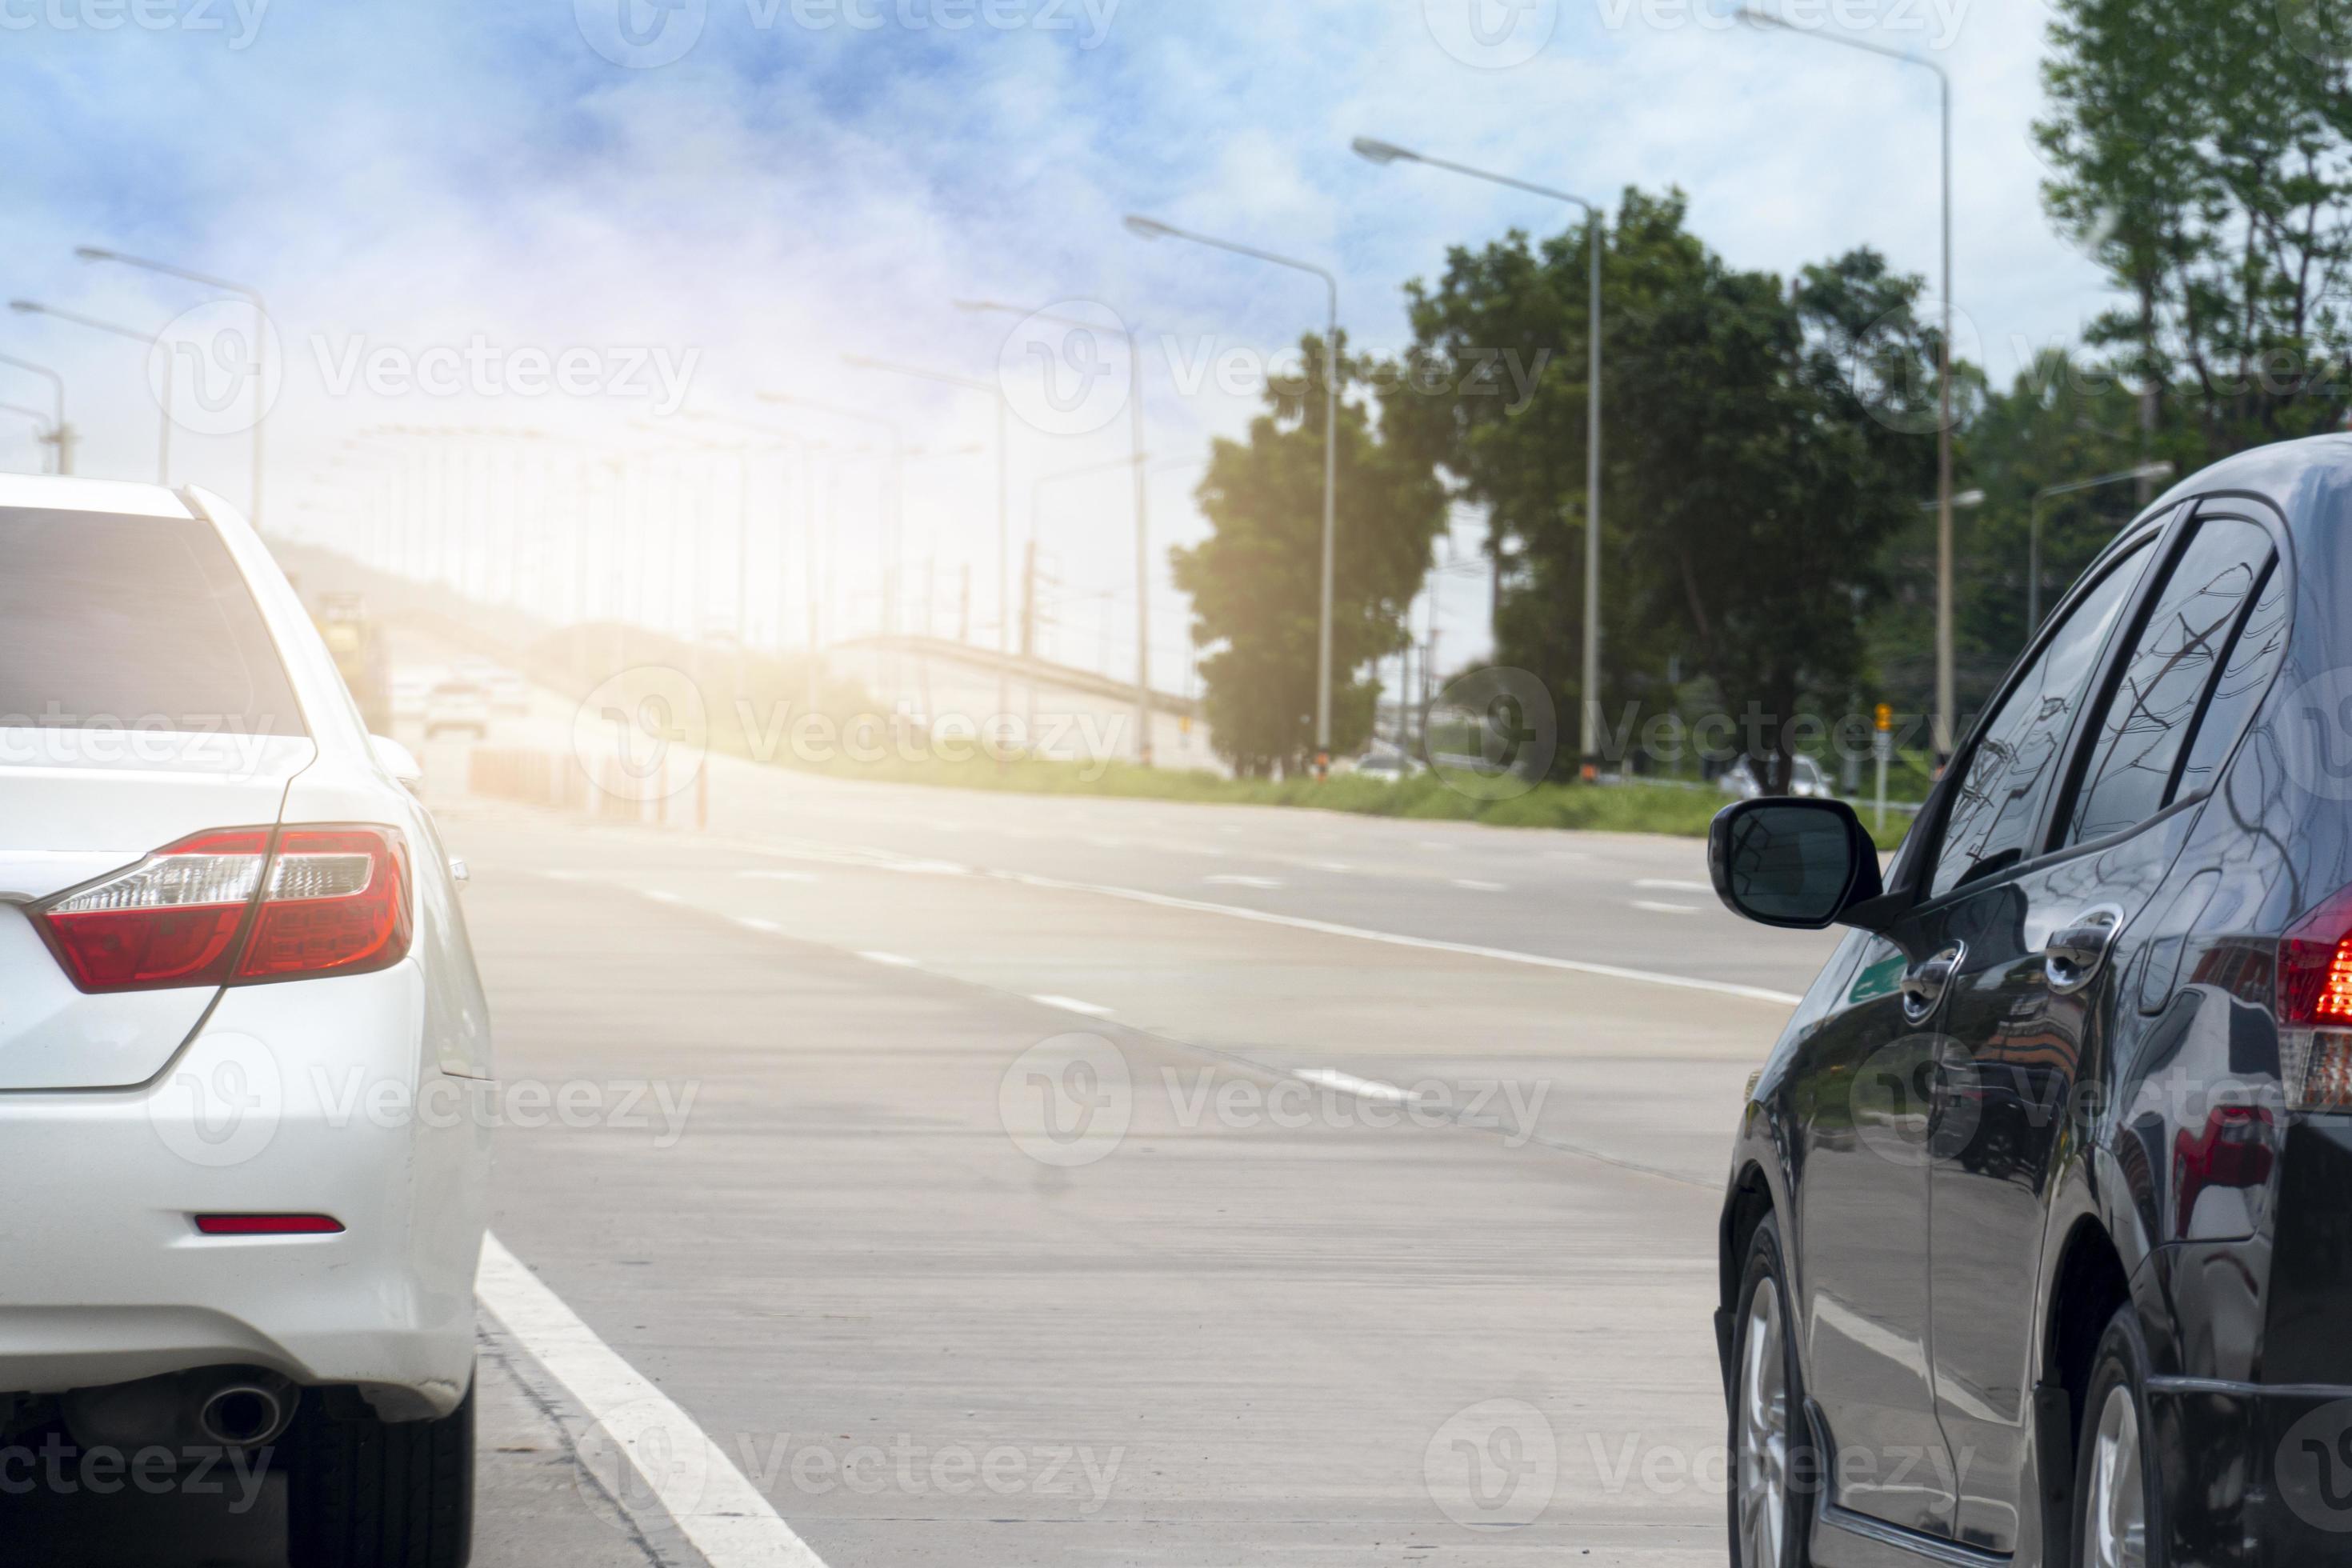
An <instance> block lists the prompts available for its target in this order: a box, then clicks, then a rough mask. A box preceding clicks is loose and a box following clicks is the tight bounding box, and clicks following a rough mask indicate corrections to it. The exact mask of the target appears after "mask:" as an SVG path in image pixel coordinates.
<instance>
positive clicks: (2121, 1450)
mask: <svg viewBox="0 0 2352 1568" xmlns="http://www.w3.org/2000/svg"><path fill="white" fill-rule="evenodd" d="M2154 1430H2155V1428H2154V1427H2153V1426H2151V1425H2150V1423H2149V1421H2148V1412H2147V1343H2146V1342H2145V1341H2143V1340H2142V1339H2141V1338H2140V1331H2139V1315H2138V1314H2137V1312H2135V1311H2133V1310H2132V1309H2131V1306H2130V1304H2129V1303H2128V1302H2126V1304H2125V1305H2124V1306H2122V1307H2120V1308H2118V1309H2116V1315H2115V1316H2114V1317H2112V1318H2110V1319H2108V1320H2107V1328H2106V1331H2105V1333H2104V1334H2102V1335H2100V1337H2099V1350H2098V1354H2097V1356H2096V1358H2095V1360H2093V1362H2092V1363H2091V1383H2090V1391H2089V1393H2088V1394H2086V1395H2085V1396H2084V1401H2083V1410H2082V1431H2081V1432H2080V1433H2079V1434H2078V1435H2077V1437H2076V1440H2075V1445H2074V1564H2075V1568H2117V1565H2119V1564H2122V1563H2129V1564H2131V1568H2168V1564H2169V1563H2171V1561H2172V1554H2171V1552H2169V1551H2168V1550H2167V1547H2166V1537H2165V1533H2164V1531H2163V1530H2162V1529H2161V1528H2160V1525H2161V1514H2160V1504H2161V1499H2162V1494H2161V1492H2160V1491H2159V1490H2158V1486H2157V1474H2156V1450H2155V1448H2154V1447H2153V1446H2152V1445H2151V1444H2150V1442H2149V1437H2150V1436H2151V1435H2152V1434H2153V1432H2154Z"/></svg>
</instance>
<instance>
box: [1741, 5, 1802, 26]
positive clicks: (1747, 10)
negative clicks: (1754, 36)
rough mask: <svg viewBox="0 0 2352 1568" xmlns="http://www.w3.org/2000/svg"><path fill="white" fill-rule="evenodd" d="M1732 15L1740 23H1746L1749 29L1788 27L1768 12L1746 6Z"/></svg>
mask: <svg viewBox="0 0 2352 1568" xmlns="http://www.w3.org/2000/svg"><path fill="white" fill-rule="evenodd" d="M1732 15H1733V16H1736V17H1738V19H1739V20H1740V21H1743V22H1745V23H1747V24H1748V26H1751V27H1781V28H1785V27H1787V26H1788V25H1789V24H1788V23H1786V22H1783V21H1782V20H1780V17H1778V16H1773V15H1772V14H1771V13H1770V12H1769V11H1759V10H1756V9H1755V8H1753V7H1752V6H1748V5H1742V6H1741V7H1740V8H1739V9H1738V10H1737V11H1734V12H1733V13H1732Z"/></svg>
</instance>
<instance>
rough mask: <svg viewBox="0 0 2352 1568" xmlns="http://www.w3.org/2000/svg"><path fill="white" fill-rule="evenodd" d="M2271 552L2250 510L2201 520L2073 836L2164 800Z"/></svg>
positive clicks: (2144, 635) (2108, 718)
mask: <svg viewBox="0 0 2352 1568" xmlns="http://www.w3.org/2000/svg"><path fill="white" fill-rule="evenodd" d="M2270 558H2271V540H2270V535H2269V534H2267V533H2265V532H2264V531H2263V530H2262V529H2260V528H2258V527H2256V526H2255V525H2254V524H2252V523H2251V522H2248V521H2245V520H2243V519H2242V518H2235V517H2219V518H2212V519H2209V520H2208V521H2203V522H2200V523H2199V524H2197V530H2196V531H2195V532H2194V533H2192V534H2190V535H2189V542H2188V543H2187V544H2186V545H2185V546H2184V547H2183V548H2182V550H2181V552H2180V557H2179V563H2177V564H2175V565H2174V567H2173V568H2172V574H2171V575H2170V576H2168V577H2167V578H2166V579H2165V582H2164V586H2163V588H2162V589H2161V590H2160V591H2159V592H2158V594H2157V595H2156V597H2155V602H2154V604H2153V605H2151V606H2150V607H2149V609H2148V612H2147V619H2146V620H2145V621H2144V622H2143V623H2142V624H2141V626H2140V628H2139V631H2138V633H2137V636H2135V637H2133V639H2132V643H2131V647H2130V651H2129V652H2128V653H2127V654H2126V657H2125V658H2124V661H2123V664H2122V667H2121V668H2119V669H2118V671H2117V672H2116V683H2115V687H2114V689H2112V690H2111V691H2110V692H2109V693H2108V694H2107V699H2106V704H2105V708H2104V710H2102V711H2101V714H2100V717H2099V721H2098V722H2097V723H2096V724H2095V725H2094V726H2093V728H2092V730H2091V743H2090V747H2089V750H2088V752H2087V760H2086V762H2085V763H2084V772H2083V782H2082V784H2081V785H2080V787H2078V788H2077V789H2076V791H2075V794H2074V810H2073V811H2072V813H2071V814H2070V816H2069V821H2068V825H2067V829H2066V838H2065V842H2067V843H2069V844H2081V843H2084V842H2086V841H2088V840H2090V839H2094V838H2104V837H2106V836H2107V835H2108V834H2110V833H2121V832H2122V831H2124V830H2125V829H2126V828H2128V827H2136V826H2138V825H2139V824H2141V823H2143V822H2145V821H2147V819H2148V818H2149V817H2151V816H2155V815H2156V814H2157V813H2158V811H2160V810H2162V809H2163V808H2164V805H2165V803H2166V801H2167V800H2168V798H2169V793H2168V792H2169V791H2170V789H2171V787H2172V776H2173V769H2174V764H2175V763H2178V762H2179V759H2180V752H2181V749H2182V747H2183V746H2184V745H2186V744H2187V742H2188V740H2189V729H2190V727H2191V725H2192V724H2193V723H2194V721H2195V720H2196V717H2197V713H2198V710H2200V708H2202V707H2203V706H2204V702H2205V693H2206V692H2207V691H2208V690H2210V689H2211V687H2212V684H2213V677H2214V675H2215V673H2216V672H2217V671H2218V670H2220V668H2221V661H2222V658H2223V657H2224V654H2225V652H2226V651H2227V649H2228V648H2229V646H2230V638H2231V635H2232V634H2233V633H2235V632H2236V630H2237V627H2238V623H2239V621H2240V620H2241V619H2242V617H2243V612H2244V610H2245V607H2246V603H2247V601H2248V600H2249V599H2251V598H2252V596H2253V593H2254V584H2256V583H2257V582H2259V581H2260V580H2261V578H2262V574H2263V570H2264V568H2266V567H2267V566H2268V565H2269V564H2270Z"/></svg>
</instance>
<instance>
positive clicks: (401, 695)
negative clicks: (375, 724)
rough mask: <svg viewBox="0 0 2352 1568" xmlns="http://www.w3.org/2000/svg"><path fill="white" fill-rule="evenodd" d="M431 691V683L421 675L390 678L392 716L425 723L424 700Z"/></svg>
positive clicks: (403, 675) (397, 718) (402, 719)
mask: <svg viewBox="0 0 2352 1568" xmlns="http://www.w3.org/2000/svg"><path fill="white" fill-rule="evenodd" d="M432 689H433V682H432V681H431V680H430V679H428V678H426V677H425V676H421V675H408V674H402V675H395V676H394V677H393V678H392V716H393V717H394V719H396V720H401V721H409V722H414V723H419V724H421V723H423V722H424V721H425V698H426V696H427V695H428V694H429V693H430V692H431V691H432Z"/></svg>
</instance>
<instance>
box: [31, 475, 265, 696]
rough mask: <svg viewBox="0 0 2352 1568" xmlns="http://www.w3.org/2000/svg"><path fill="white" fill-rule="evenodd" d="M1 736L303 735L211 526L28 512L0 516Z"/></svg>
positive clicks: (258, 621)
mask: <svg viewBox="0 0 2352 1568" xmlns="http://www.w3.org/2000/svg"><path fill="white" fill-rule="evenodd" d="M0 726H16V727H26V728H33V729H44V730H89V729H100V728H121V729H133V728H144V729H151V730H190V731H221V732H226V733H229V734H239V735H300V734H303V733H305V732H306V731H304V729H303V727H302V714H301V710H300V709H299V707H298V706H297V705H296V703H295V700H294V690H293V688H292V686H291V685H289V683H288V681H287V679H286V670H285V667H284V666H283V665H281V664H280V663H279V662H278V649H277V647H275V646H274V645H273V644H272V643H271V641H270V637H269V628H268V626H267V625H266V624H265V623H264V622H263V620H262V618H261V610H260V607H259V606H258V605H255V603H254V602H253V595H251V594H250V593H249V592H247V588H246V585H245V579H244V578H243V577H242V576H240V575H239V574H238V573H237V570H236V563H235V562H234V561H232V560H231V559H230V557H229V552H228V547H227V546H226V544H224V543H223V542H221V538H220V536H219V534H217V533H215V531H213V528H212V525H211V524H210V523H207V522H204V521H199V520H197V519H194V518H185V517H181V518H173V517H131V516H123V515H119V514H116V513H112V512H92V511H50V510H38V509H35V508H29V507H0Z"/></svg>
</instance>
